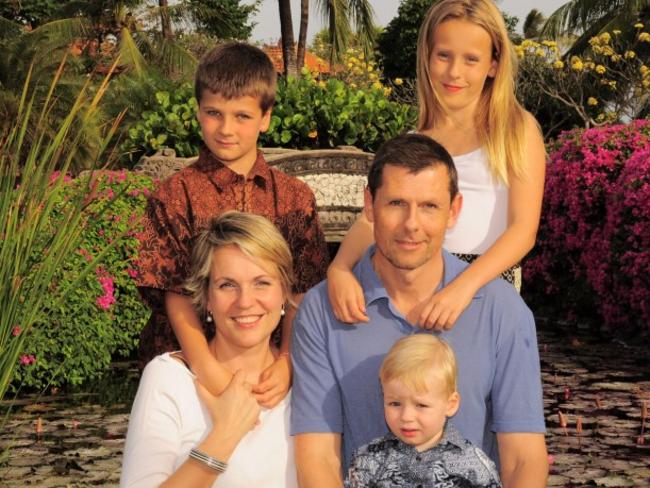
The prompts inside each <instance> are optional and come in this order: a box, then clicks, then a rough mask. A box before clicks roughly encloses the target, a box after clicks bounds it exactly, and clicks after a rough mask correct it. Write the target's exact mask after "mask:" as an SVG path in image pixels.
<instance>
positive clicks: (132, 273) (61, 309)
mask: <svg viewBox="0 0 650 488" xmlns="http://www.w3.org/2000/svg"><path fill="white" fill-rule="evenodd" d="M57 175H58V174H57V173H55V174H54V176H53V177H57ZM89 178H90V176H88V175H86V176H84V177H82V178H78V179H71V178H65V177H64V181H63V186H62V188H61V194H60V200H59V201H58V202H57V203H56V204H55V205H54V206H53V208H52V213H51V214H50V216H49V220H50V221H49V222H48V231H49V232H50V233H52V232H57V231H58V225H59V223H60V221H61V219H62V218H63V217H64V214H63V213H62V212H65V211H66V202H67V201H68V200H70V199H76V198H78V195H79V194H82V195H84V194H85V193H86V192H87V189H88V187H89V186H90V187H92V193H91V194H90V195H88V196H86V197H85V201H86V206H85V207H84V209H83V218H82V233H81V236H80V238H79V239H78V242H77V247H76V248H74V249H70V252H69V254H68V255H67V256H66V257H65V258H64V259H63V260H62V261H61V263H60V265H59V266H58V268H57V269H56V270H55V272H54V273H53V275H52V278H51V283H52V284H51V285H50V287H51V288H57V289H59V288H64V289H68V292H67V293H66V294H65V301H64V302H63V303H62V302H61V300H60V299H59V298H58V297H57V296H56V294H50V293H46V296H45V297H44V299H43V301H42V304H41V307H40V311H39V313H38V315H37V317H36V320H35V322H34V324H33V326H32V327H31V328H29V329H28V330H25V331H22V330H21V331H20V334H21V335H22V334H24V345H23V348H22V350H21V353H20V358H19V367H18V368H17V370H16V374H15V379H14V382H13V386H14V388H16V389H17V388H30V389H39V390H40V389H43V388H45V387H47V386H48V385H49V386H53V387H56V386H61V385H80V384H82V383H84V382H86V381H89V380H93V379H97V378H98V377H100V376H101V375H103V373H104V372H105V371H106V370H107V369H108V366H109V364H110V362H111V360H113V359H115V358H118V357H120V356H122V357H124V356H126V357H128V356H129V354H130V353H131V351H132V350H133V349H134V348H136V347H137V339H138V336H139V333H140V330H141V329H142V327H143V326H144V324H145V322H146V320H147V318H148V316H149V311H148V309H147V308H146V307H145V305H144V304H143V303H142V301H141V300H140V297H139V294H138V291H137V289H136V286H135V283H134V278H135V277H136V276H137V271H136V262H137V248H138V240H137V238H136V237H135V234H136V231H137V230H138V222H139V219H140V215H141V213H142V211H143V209H144V207H145V202H146V197H147V195H148V194H149V190H150V189H151V188H152V182H151V180H150V179H149V178H148V177H145V176H142V175H137V174H136V173H130V172H126V171H124V170H122V171H102V172H100V173H98V174H94V175H93V176H92V178H93V180H92V183H91V182H90V181H89ZM107 207H108V208H107ZM41 238H42V239H43V240H49V239H51V238H52V236H50V235H49V234H44V235H43V236H41ZM109 245H110V248H108V249H106V248H107V246H109ZM104 249H105V251H104V253H103V258H102V263H101V265H100V266H98V267H97V268H95V271H94V272H92V273H86V274H84V275H83V276H80V275H81V272H82V271H83V270H84V269H85V268H86V267H87V266H88V264H89V263H91V262H93V260H94V258H95V257H96V256H97V254H98V253H99V252H101V251H102V250H104ZM41 252H42V250H41V249H38V250H35V252H34V253H33V259H34V260H40V259H42V254H41Z"/></svg>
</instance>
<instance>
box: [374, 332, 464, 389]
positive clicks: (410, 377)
mask: <svg viewBox="0 0 650 488" xmlns="http://www.w3.org/2000/svg"><path fill="white" fill-rule="evenodd" d="M457 374H458V371H457V366H456V356H455V355H454V351H453V350H452V349H451V347H450V346H449V344H447V343H446V342H445V341H444V340H442V339H440V338H438V337H436V336H434V335H432V334H414V335H411V336H408V337H404V338H402V339H400V340H398V341H397V342H396V343H395V344H393V347H391V348H390V351H388V354H387V355H386V357H385V358H384V362H383V363H382V365H381V368H380V370H379V379H380V380H381V384H382V385H385V384H386V383H387V382H389V381H392V380H398V381H401V382H402V383H404V385H405V386H406V387H407V388H409V389H411V390H413V391H416V392H418V393H425V392H427V391H429V389H430V386H429V385H431V382H432V381H435V382H436V383H439V384H441V385H443V386H444V387H445V390H446V392H447V393H448V394H450V395H451V394H452V393H454V392H455V391H456V377H457Z"/></svg>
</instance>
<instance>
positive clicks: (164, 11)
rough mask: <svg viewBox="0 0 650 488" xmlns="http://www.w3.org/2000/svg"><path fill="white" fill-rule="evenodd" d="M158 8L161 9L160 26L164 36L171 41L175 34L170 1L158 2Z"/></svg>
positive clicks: (161, 0)
mask: <svg viewBox="0 0 650 488" xmlns="http://www.w3.org/2000/svg"><path fill="white" fill-rule="evenodd" d="M158 6H159V7H160V24H161V25H162V35H163V37H164V38H165V39H171V38H173V37H174V33H173V32H172V21H171V19H170V17H169V1H168V0H158Z"/></svg>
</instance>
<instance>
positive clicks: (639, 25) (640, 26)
mask: <svg viewBox="0 0 650 488" xmlns="http://www.w3.org/2000/svg"><path fill="white" fill-rule="evenodd" d="M634 28H635V29H643V24H642V23H641V22H637V23H636V24H634Z"/></svg>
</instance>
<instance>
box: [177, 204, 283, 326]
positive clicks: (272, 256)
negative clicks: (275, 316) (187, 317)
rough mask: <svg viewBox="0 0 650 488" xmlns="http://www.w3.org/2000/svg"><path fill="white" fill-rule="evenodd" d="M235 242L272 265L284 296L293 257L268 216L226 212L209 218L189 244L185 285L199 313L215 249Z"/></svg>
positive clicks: (204, 303) (204, 309) (203, 310)
mask: <svg viewBox="0 0 650 488" xmlns="http://www.w3.org/2000/svg"><path fill="white" fill-rule="evenodd" d="M233 245H234V246H237V247H238V248H239V249H241V251H242V252H243V253H244V254H246V255H247V256H248V257H250V258H251V259H253V260H254V261H263V262H265V263H269V264H271V265H273V266H274V268H275V269H274V271H276V272H277V274H278V277H279V279H280V283H281V285H282V290H283V291H284V294H285V296H286V297H289V296H290V293H291V287H292V285H293V282H294V275H293V260H292V258H291V251H290V250H289V246H288V245H287V242H286V241H285V240H284V238H283V237H282V234H280V231H278V229H277V228H276V227H275V225H273V224H272V223H271V222H270V221H269V220H268V219H266V218H264V217H262V216H260V215H255V214H250V213H244V212H226V213H223V214H221V215H220V216H219V217H217V218H215V219H213V220H212V222H210V226H209V227H208V228H207V229H205V230H203V231H202V232H201V233H200V234H199V235H198V237H197V239H196V241H195V242H194V246H193V248H192V256H191V264H190V275H189V277H188V278H187V280H186V281H185V289H186V290H187V291H188V292H189V293H190V295H191V298H192V304H193V305H194V307H195V309H196V311H197V313H198V314H199V316H200V317H203V316H205V314H206V313H207V299H208V287H209V285H210V270H211V269H212V256H213V254H214V251H216V250H217V249H219V248H222V247H225V246H233Z"/></svg>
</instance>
